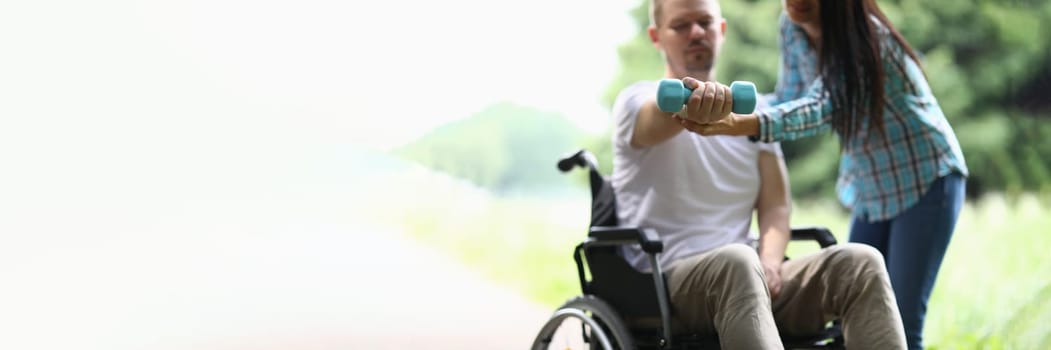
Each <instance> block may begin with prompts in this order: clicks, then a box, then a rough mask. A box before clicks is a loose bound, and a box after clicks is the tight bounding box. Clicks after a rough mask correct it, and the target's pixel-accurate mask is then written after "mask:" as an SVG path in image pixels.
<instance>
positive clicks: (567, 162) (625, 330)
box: [531, 149, 843, 350]
mask: <svg viewBox="0 0 1051 350" xmlns="http://www.w3.org/2000/svg"><path fill="white" fill-rule="evenodd" d="M576 167H581V168H587V170H588V173H589V178H588V180H589V182H590V188H591V224H590V228H589V230H588V236H587V238H586V239H585V240H584V241H583V242H581V243H580V244H578V245H577V246H576V247H575V248H574V251H573V259H574V261H575V262H576V265H577V275H578V277H579V279H580V287H581V290H582V292H583V295H580V296H576V297H573V298H570V299H569V300H568V301H566V302H565V303H564V304H563V305H562V306H561V307H559V308H558V309H557V310H556V311H555V312H554V314H553V315H552V316H551V317H550V318H549V319H548V320H547V322H546V323H544V325H543V327H541V329H540V332H539V333H538V334H537V336H536V338H535V339H534V341H533V345H532V347H531V349H533V350H541V349H547V348H548V347H549V346H550V345H551V343H552V341H553V338H554V335H555V332H556V331H557V330H558V329H559V328H560V326H561V325H562V324H563V322H564V321H566V320H568V319H577V320H579V321H580V324H581V328H582V330H581V332H582V334H581V335H582V336H583V339H584V342H586V343H587V344H588V346H589V347H590V348H591V349H606V350H609V349H719V339H718V335H716V334H703V335H702V334H673V333H672V330H671V318H672V315H673V313H674V312H675V310H673V309H672V307H671V305H670V296H669V294H668V291H667V281H666V277H665V276H664V274H663V273H662V272H661V268H660V264H658V263H657V256H658V254H660V253H661V251H662V250H663V248H664V247H663V243H662V242H661V240H660V238H659V237H658V236H657V232H656V231H654V230H653V229H650V228H643V227H623V226H619V225H618V222H617V221H618V219H617V208H616V200H615V196H614V193H613V187H612V185H611V184H610V182H609V179H608V178H606V177H605V176H603V175H602V174H601V173H600V172H599V171H598V162H597V160H596V158H595V156H594V155H593V154H591V153H590V152H589V151H587V150H586V149H582V150H580V151H577V152H575V153H573V154H572V155H569V156H567V157H565V158H563V159H560V160H559V161H558V169H559V170H561V171H562V172H563V173H566V172H569V171H571V170H573V169H574V168H576ZM791 234H792V238H791V239H792V241H816V242H817V243H818V244H819V245H820V246H821V248H825V247H828V246H831V245H834V244H836V238H835V237H834V236H833V235H832V233H831V232H830V231H829V230H828V229H826V228H822V227H802V228H792V233H791ZM628 244H639V245H640V247H641V248H642V250H643V251H644V252H646V253H648V255H649V259H650V263H651V265H652V266H653V267H654V268H653V272H652V273H643V272H639V271H637V270H635V269H634V268H633V267H631V266H630V265H629V264H628V263H627V261H626V260H624V259H623V258H622V257H621V256H620V255H619V254H618V253H617V251H618V248H619V247H620V246H623V245H628ZM786 259H787V258H786ZM585 270H587V272H588V273H590V280H588V279H587V277H586V275H585ZM781 340H782V343H783V344H784V346H785V348H786V349H842V348H843V335H842V328H841V325H840V324H839V321H833V322H830V323H829V325H828V326H827V327H826V328H825V330H824V331H823V332H821V333H820V334H814V335H812V336H803V337H799V336H784V335H782V338H781Z"/></svg>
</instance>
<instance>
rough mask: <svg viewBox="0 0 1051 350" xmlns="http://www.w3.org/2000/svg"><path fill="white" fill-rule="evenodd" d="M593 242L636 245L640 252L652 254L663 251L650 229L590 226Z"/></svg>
mask: <svg viewBox="0 0 1051 350" xmlns="http://www.w3.org/2000/svg"><path fill="white" fill-rule="evenodd" d="M588 237H590V238H591V239H592V240H593V241H594V242H596V243H599V244H610V245H617V244H633V243H638V244H639V245H640V246H642V250H643V251H645V252H647V253H650V254H654V253H660V252H661V251H663V250H664V242H662V241H661V239H660V237H659V236H657V231H655V230H653V229H651V228H638V227H619V226H592V227H591V229H590V230H589V232H588Z"/></svg>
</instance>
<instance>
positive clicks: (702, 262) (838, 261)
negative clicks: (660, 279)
mask: <svg viewBox="0 0 1051 350" xmlns="http://www.w3.org/2000/svg"><path fill="white" fill-rule="evenodd" d="M781 273H782V276H781V277H782V280H783V282H782V285H783V286H782V289H781V293H780V295H778V297H777V299H776V300H773V301H772V302H771V300H770V293H769V291H768V289H767V287H766V281H765V280H764V276H763V269H762V266H761V265H760V263H759V257H758V254H756V251H755V249H753V248H751V247H748V246H746V245H743V244H733V245H728V246H724V247H721V248H718V249H715V250H712V251H709V252H706V253H704V254H700V255H696V256H692V257H689V258H684V259H681V260H678V261H676V262H674V263H672V264H671V266H669V267H668V269H667V270H666V276H667V277H668V287H669V294H671V302H672V306H673V308H674V309H675V318H674V320H673V329H675V330H677V331H687V332H697V333H701V334H712V333H717V334H718V335H719V341H720V343H721V346H722V348H723V349H783V348H784V346H783V345H782V344H781V339H780V336H779V333H778V330H780V331H781V332H783V333H784V334H785V335H807V334H817V333H819V332H820V331H821V330H823V329H824V327H825V324H827V323H828V322H829V321H831V320H833V319H840V320H842V324H843V338H844V341H845V342H846V347H847V348H848V349H881V350H882V349H905V331H904V328H903V326H902V321H901V315H900V314H899V313H898V307H897V304H896V301H895V300H894V292H893V290H892V289H891V286H890V280H889V278H888V277H887V272H886V267H885V265H884V262H883V257H882V256H881V255H880V253H879V252H878V251H877V250H875V249H873V248H872V247H869V246H866V245H861V244H853V243H846V244H837V245H834V246H831V247H828V248H825V249H822V250H821V251H820V252H818V253H814V254H810V255H808V256H803V257H798V258H792V259H791V260H789V261H786V262H785V263H784V265H783V267H782V269H781ZM775 324H776V326H775Z"/></svg>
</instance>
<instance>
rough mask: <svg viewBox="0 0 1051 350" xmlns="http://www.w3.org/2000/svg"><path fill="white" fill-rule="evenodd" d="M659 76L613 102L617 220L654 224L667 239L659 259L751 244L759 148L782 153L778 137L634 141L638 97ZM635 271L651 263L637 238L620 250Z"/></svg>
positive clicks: (683, 136)
mask: <svg viewBox="0 0 1051 350" xmlns="http://www.w3.org/2000/svg"><path fill="white" fill-rule="evenodd" d="M656 94H657V82H649V81H647V82H640V83H635V84H633V85H631V86H629V87H627V88H626V89H624V90H623V91H621V93H620V95H618V96H617V100H616V102H615V103H614V106H613V118H614V120H613V124H614V126H615V130H614V133H613V174H612V176H611V178H610V180H611V182H612V184H613V189H614V193H615V194H616V196H617V213H618V216H619V217H618V219H619V220H620V224H621V225H624V226H631V227H644V228H645V227H648V228H653V229H655V230H656V231H657V233H658V235H660V237H661V239H662V240H663V241H664V252H663V253H662V254H661V255H660V264H661V267H662V268H666V267H667V266H668V265H669V264H670V263H671V262H673V261H675V260H678V259H682V258H686V257H688V256H691V255H695V254H699V253H703V252H706V251H709V250H711V249H714V248H718V247H720V246H723V245H726V244H730V243H745V244H751V243H753V241H754V235H751V234H750V232H749V231H750V228H751V223H752V214H753V209H754V208H755V204H756V200H757V199H758V196H759V152H760V151H765V152H772V153H773V154H776V155H777V156H778V157H781V156H782V155H781V148H780V144H778V143H762V142H752V141H750V140H748V138H747V137H744V136H701V135H697V134H694V133H692V132H689V131H683V132H681V133H679V134H677V135H676V136H673V137H672V138H670V139H668V140H666V141H664V142H661V143H659V144H657V145H654V146H650V147H644V148H634V147H632V146H631V137H632V133H633V132H634V130H635V120H636V117H637V116H638V111H639V109H640V108H641V106H642V103H643V102H644V101H645V100H646V99H647V98H652V97H654V96H656ZM622 253H623V254H624V257H625V258H626V259H627V260H628V262H629V263H630V264H631V265H632V266H634V267H635V268H636V269H638V270H640V271H648V270H650V269H651V267H650V263H649V257H648V256H647V255H646V254H645V253H643V252H642V251H641V250H640V249H639V247H638V245H634V246H628V247H627V248H625V249H624V250H623V252H622Z"/></svg>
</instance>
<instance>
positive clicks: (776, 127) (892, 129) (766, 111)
mask: <svg viewBox="0 0 1051 350" xmlns="http://www.w3.org/2000/svg"><path fill="white" fill-rule="evenodd" d="M780 21H781V37H780V45H781V70H780V72H779V74H778V79H777V85H776V87H775V92H774V93H773V94H770V95H767V96H766V97H767V101H768V103H769V105H770V107H766V108H761V109H759V110H757V111H756V115H757V116H758V117H759V136H758V137H757V138H758V140H760V141H763V142H774V141H783V140H793V139H798V138H802V137H807V136H813V135H816V134H819V133H823V132H828V131H830V130H832V124H831V121H832V116H833V115H834V114H835V112H836V111H834V110H833V107H832V100H831V97H830V96H829V94H828V92H826V91H825V90H824V86H823V85H822V81H821V79H819V78H818V75H817V55H816V53H815V52H814V50H812V49H811V48H810V44H809V42H808V39H807V37H806V34H805V33H804V32H803V30H802V28H799V27H798V26H796V25H795V24H792V23H791V22H790V21H788V19H787V18H786V16H785V15H784V14H782V15H781V20H780ZM877 23H878V22H877ZM877 27H878V29H877V30H878V32H879V34H878V35H879V36H880V51H881V57H882V61H883V69H884V73H885V74H886V78H885V80H884V96H885V97H884V99H885V101H886V106H885V107H884V112H883V116H882V118H883V125H884V130H885V133H884V134H883V135H880V134H879V133H872V134H870V133H869V130H868V123H861V125H860V128H859V130H858V131H857V132H856V134H855V137H853V138H852V139H851V140H849V141H846V140H844V139H843V138H842V137H841V138H840V142H841V143H842V142H846V143H843V144H841V147H840V149H841V153H842V154H841V156H842V157H841V159H840V163H839V179H838V180H837V182H836V191H837V193H838V197H839V200H840V202H841V203H843V205H845V206H847V207H848V208H851V209H852V210H853V213H854V215H855V216H858V217H862V218H867V219H868V220H869V221H880V220H888V219H891V218H893V217H895V216H896V215H898V214H900V213H901V212H902V211H905V210H906V209H908V208H909V207H911V206H912V205H913V204H915V203H916V202H917V201H919V199H920V197H921V196H923V194H924V193H925V192H926V190H927V188H928V187H929V186H930V184H931V183H932V182H934V181H935V180H937V179H938V178H939V177H941V176H944V175H948V174H950V173H952V172H958V173H960V174H962V175H963V176H967V174H968V171H967V165H966V164H965V162H964V158H963V153H962V152H961V151H960V145H959V142H958V141H957V140H956V135H955V134H954V133H953V130H952V127H951V126H949V123H948V121H947V120H946V119H945V115H944V114H943V113H942V110H941V107H939V105H938V101H937V100H936V99H935V97H934V95H933V94H932V93H931V90H930V87H929V86H928V85H927V81H926V79H925V78H924V76H923V72H922V71H921V70H920V68H919V66H918V65H917V64H916V62H915V61H914V60H913V59H912V58H911V57H909V56H908V54H906V53H905V51H904V49H903V48H902V47H901V45H899V44H898V43H897V42H896V41H895V40H894V38H893V36H891V35H890V32H889V31H888V30H887V28H885V27H884V26H882V25H877Z"/></svg>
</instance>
